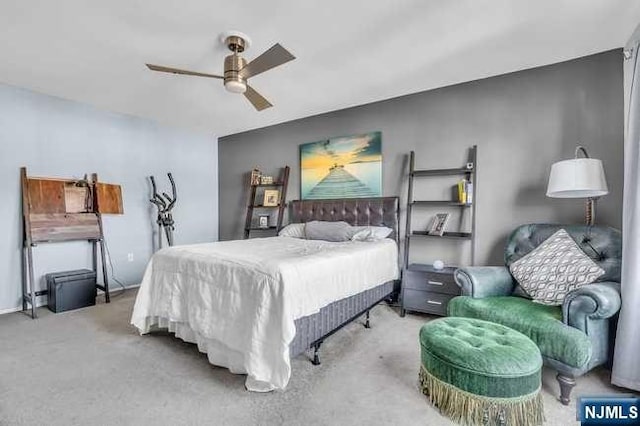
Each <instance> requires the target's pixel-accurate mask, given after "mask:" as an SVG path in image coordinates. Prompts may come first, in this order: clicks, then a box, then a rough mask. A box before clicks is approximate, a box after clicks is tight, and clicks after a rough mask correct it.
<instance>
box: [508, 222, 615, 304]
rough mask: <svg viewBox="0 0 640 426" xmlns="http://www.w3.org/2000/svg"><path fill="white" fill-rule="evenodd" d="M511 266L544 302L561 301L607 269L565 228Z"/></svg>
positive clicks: (553, 302)
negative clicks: (589, 254)
mask: <svg viewBox="0 0 640 426" xmlns="http://www.w3.org/2000/svg"><path fill="white" fill-rule="evenodd" d="M509 270H510V271H511V274H512V275H513V277H514V278H515V279H516V280H517V281H518V283H519V284H520V285H521V286H522V288H523V289H524V290H525V291H526V293H527V294H528V295H530V296H531V297H532V298H533V299H534V300H535V301H536V302H539V303H543V304H545V305H561V304H562V301H563V300H564V297H565V296H566V295H567V294H568V293H569V292H570V291H572V290H575V289H576V288H578V287H580V286H583V285H586V284H591V283H592V282H594V281H596V280H597V279H598V278H599V277H601V276H602V275H604V273H605V271H604V269H602V268H601V267H600V266H598V265H597V264H596V263H595V262H594V261H593V260H591V259H590V258H589V256H587V255H586V254H585V253H584V252H583V251H582V250H581V249H580V248H579V247H578V245H577V244H576V242H575V241H573V239H572V238H571V237H570V236H569V234H568V233H567V231H565V230H564V229H559V230H558V231H556V232H555V233H554V234H553V235H551V236H550V237H549V238H547V239H546V240H545V241H543V242H542V244H540V245H539V246H538V247H536V248H535V249H533V250H532V251H531V252H530V253H528V254H527V255H526V256H524V257H522V258H521V259H518V260H517V261H515V262H513V263H512V264H511V265H510V267H509Z"/></svg>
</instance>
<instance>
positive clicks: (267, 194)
mask: <svg viewBox="0 0 640 426" xmlns="http://www.w3.org/2000/svg"><path fill="white" fill-rule="evenodd" d="M279 202H280V191H279V190H277V189H267V190H265V191H264V197H263V201H262V205H263V206H265V207H276V206H277V205H278V203H279Z"/></svg>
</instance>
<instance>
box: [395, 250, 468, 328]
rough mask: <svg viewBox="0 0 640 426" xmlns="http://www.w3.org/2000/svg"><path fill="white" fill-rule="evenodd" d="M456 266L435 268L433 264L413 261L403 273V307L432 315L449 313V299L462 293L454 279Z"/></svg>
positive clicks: (402, 313)
mask: <svg viewBox="0 0 640 426" xmlns="http://www.w3.org/2000/svg"><path fill="white" fill-rule="evenodd" d="M455 270H456V268H454V267H446V268H443V269H435V268H434V267H433V266H431V265H422V264H418V263H413V264H411V265H409V267H408V268H405V269H404V271H403V275H402V309H401V311H400V315H401V316H404V314H405V312H406V311H417V312H424V313H427V314H432V315H440V316H445V315H447V304H448V303H449V300H451V299H452V298H454V297H456V296H459V295H460V287H458V285H457V284H456V283H455V281H454V279H453V273H454V271H455Z"/></svg>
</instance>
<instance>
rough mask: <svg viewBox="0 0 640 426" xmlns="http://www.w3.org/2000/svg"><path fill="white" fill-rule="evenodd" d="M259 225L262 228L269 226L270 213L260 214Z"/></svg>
mask: <svg viewBox="0 0 640 426" xmlns="http://www.w3.org/2000/svg"><path fill="white" fill-rule="evenodd" d="M258 226H259V227H260V228H265V229H266V228H268V227H269V215H268V214H261V215H259V216H258Z"/></svg>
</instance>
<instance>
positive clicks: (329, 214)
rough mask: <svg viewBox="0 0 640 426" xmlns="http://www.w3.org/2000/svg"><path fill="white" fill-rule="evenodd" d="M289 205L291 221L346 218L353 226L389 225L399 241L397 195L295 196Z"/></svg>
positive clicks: (344, 219)
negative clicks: (303, 197) (297, 197)
mask: <svg viewBox="0 0 640 426" xmlns="http://www.w3.org/2000/svg"><path fill="white" fill-rule="evenodd" d="M289 204H290V207H289V209H290V210H289V222H291V223H303V222H311V221H312V220H325V221H329V222H338V221H345V222H347V223H348V224H350V225H354V226H363V225H370V226H386V227H388V228H391V229H393V233H392V234H391V235H390V236H389V237H390V238H394V239H395V240H396V242H399V238H400V237H399V235H400V232H399V228H398V222H399V214H400V201H399V200H398V197H376V198H339V199H334V200H295V201H291V202H290V203H289Z"/></svg>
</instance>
